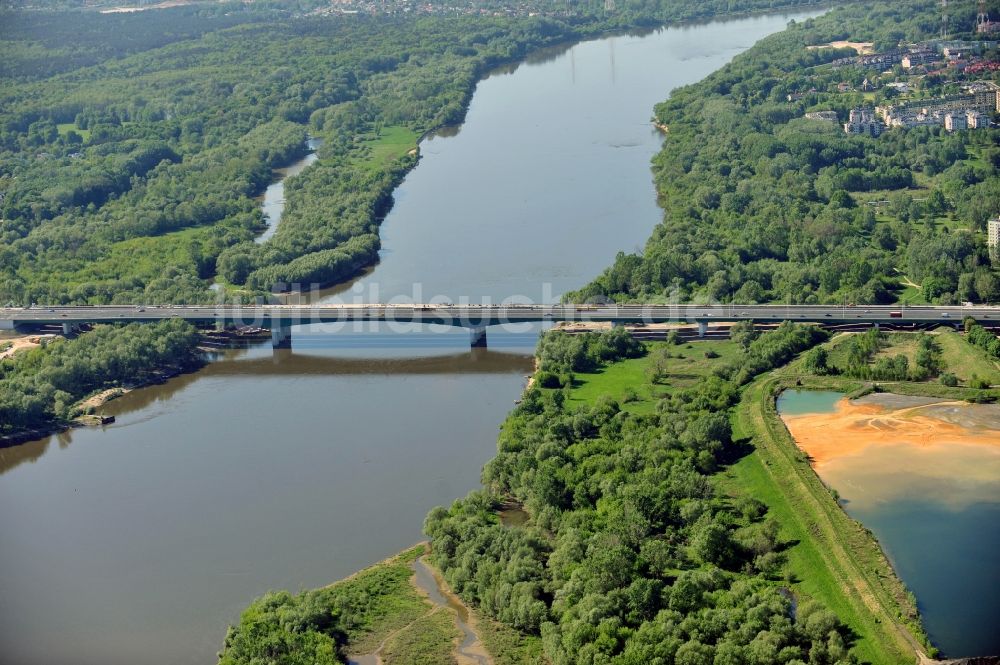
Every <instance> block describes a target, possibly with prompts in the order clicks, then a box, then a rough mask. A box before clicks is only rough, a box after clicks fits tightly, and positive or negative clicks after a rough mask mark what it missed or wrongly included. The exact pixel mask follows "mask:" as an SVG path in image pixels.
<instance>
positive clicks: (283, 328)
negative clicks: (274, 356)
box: [271, 323, 292, 349]
mask: <svg viewBox="0 0 1000 665" xmlns="http://www.w3.org/2000/svg"><path fill="white" fill-rule="evenodd" d="M271 348H272V349H290V348H292V327H291V326H290V325H288V324H282V323H275V324H273V325H272V326H271Z"/></svg>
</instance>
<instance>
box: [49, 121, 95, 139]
mask: <svg viewBox="0 0 1000 665" xmlns="http://www.w3.org/2000/svg"><path fill="white" fill-rule="evenodd" d="M56 130H57V131H58V132H59V136H66V135H67V134H69V133H70V132H76V133H77V134H79V135H80V138H82V139H83V141H84V142H85V143H86V142H87V141H89V140H90V130H89V129H80V128H79V127H77V126H76V123H73V122H64V123H61V124H58V125H56Z"/></svg>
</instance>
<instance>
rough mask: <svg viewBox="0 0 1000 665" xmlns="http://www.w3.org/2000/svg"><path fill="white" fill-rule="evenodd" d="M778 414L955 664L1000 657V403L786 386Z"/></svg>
mask: <svg viewBox="0 0 1000 665" xmlns="http://www.w3.org/2000/svg"><path fill="white" fill-rule="evenodd" d="M778 410H779V412H780V413H781V415H782V417H783V418H784V419H785V422H786V424H787V425H788V428H789V430H790V431H791V432H792V435H793V436H794V437H795V439H796V441H797V442H798V443H799V445H800V446H801V447H802V448H803V449H804V450H806V452H807V453H809V455H810V457H812V458H813V466H814V468H815V469H816V472H817V474H819V476H820V477H821V478H822V479H823V481H824V482H825V483H826V484H827V485H829V486H830V487H832V488H834V489H836V490H837V492H838V493H839V495H840V497H841V499H842V504H843V506H844V509H845V510H846V511H847V512H848V514H850V515H851V517H854V518H855V519H857V520H858V521H860V522H861V523H863V524H864V525H865V526H867V527H868V528H870V529H871V530H872V531H873V532H874V533H875V536H876V537H877V538H878V540H879V542H880V543H881V544H882V547H883V549H884V550H885V551H886V553H887V555H888V556H889V558H890V560H891V561H892V564H893V566H894V567H895V569H896V572H897V573H898V574H899V576H900V578H901V579H902V580H903V582H904V583H905V584H906V586H907V587H908V588H909V589H910V590H911V591H912V592H913V593H914V595H916V597H917V605H918V607H919V609H920V613H921V615H922V616H923V621H924V626H925V628H926V630H927V633H928V635H929V636H930V638H931V641H932V642H933V643H934V645H935V646H937V647H938V648H939V649H941V651H942V652H943V653H944V654H945V655H946V656H948V657H954V658H957V657H964V656H986V655H997V654H1000V632H998V631H997V626H1000V594H998V592H997V590H998V589H1000V406H997V405H971V404H962V403H944V404H942V403H941V400H934V399H927V398H908V397H903V396H897V395H869V396H867V397H864V398H862V399H860V400H854V401H852V402H848V401H846V400H843V395H842V394H840V393H831V392H817V391H799V390H787V391H785V392H784V393H782V395H781V397H780V398H779V400H778Z"/></svg>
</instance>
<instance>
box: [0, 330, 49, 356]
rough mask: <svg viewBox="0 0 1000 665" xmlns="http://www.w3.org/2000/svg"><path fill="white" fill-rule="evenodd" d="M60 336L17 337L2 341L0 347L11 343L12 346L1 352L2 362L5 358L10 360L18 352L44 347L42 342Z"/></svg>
mask: <svg viewBox="0 0 1000 665" xmlns="http://www.w3.org/2000/svg"><path fill="white" fill-rule="evenodd" d="M56 337H58V335H26V336H24V337H15V338H13V339H5V340H0V346H2V345H3V344H6V343H7V342H10V344H11V346H10V348H9V349H6V350H5V351H0V360H3V359H4V358H9V357H10V356H12V355H14V354H15V353H17V352H18V351H24V350H25V349H33V348H35V347H37V346H41V345H42V340H45V339H55V338H56Z"/></svg>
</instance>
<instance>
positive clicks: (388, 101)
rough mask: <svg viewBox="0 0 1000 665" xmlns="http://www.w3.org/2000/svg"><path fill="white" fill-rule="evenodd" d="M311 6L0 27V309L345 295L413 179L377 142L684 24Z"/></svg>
mask: <svg viewBox="0 0 1000 665" xmlns="http://www.w3.org/2000/svg"><path fill="white" fill-rule="evenodd" d="M68 4H70V5H72V3H68ZM774 4H775V3H774V2H773V1H772V0H740V1H738V2H709V3H702V4H701V5H700V9H699V10H698V14H697V15H707V13H706V12H708V13H710V12H715V11H723V12H733V11H745V10H756V9H766V8H770V7H771V6H772V5H774ZM798 4H803V3H801V2H799V1H798V0H789V1H788V2H782V3H781V5H783V6H784V5H798ZM311 6H316V3H312V5H310V3H301V2H261V3H253V4H245V3H205V4H202V3H197V4H193V5H190V6H184V7H176V8H171V9H164V10H157V11H151V12H140V13H135V14H111V15H104V14H98V13H95V12H81V11H62V12H58V11H57V12H45V11H31V12H26V11H21V12H18V11H6V12H5V13H3V15H2V16H3V20H0V55H2V56H3V57H0V62H2V64H0V75H2V76H3V77H4V80H5V83H6V84H7V85H5V86H4V87H3V89H2V91H0V304H7V303H12V304H27V303H30V302H38V303H53V304H54V303H62V304H68V303H138V302H146V303H151V302H164V303H165V302H174V303H179V302H197V301H210V300H212V299H214V298H216V297H217V296H216V295H215V294H213V293H212V292H211V291H210V290H209V289H208V286H209V284H210V283H211V282H212V281H213V280H215V279H217V280H218V281H219V282H220V283H221V284H222V285H224V286H225V287H227V288H228V292H229V295H230V296H231V297H234V298H243V299H250V298H254V297H259V296H260V295H262V294H264V293H266V292H268V291H270V290H271V288H272V287H273V286H274V285H276V284H281V283H316V282H321V283H330V282H336V281H340V280H343V279H345V278H347V277H349V276H350V275H351V274H353V273H354V272H356V271H358V270H359V269H360V268H361V267H363V266H366V265H369V264H371V263H373V262H374V261H376V260H377V252H378V249H379V241H378V224H379V222H380V220H381V217H382V216H383V215H384V214H385V213H386V211H387V210H388V209H389V207H390V206H391V203H392V198H391V194H392V190H393V189H394V188H395V187H396V185H397V184H398V183H399V181H400V179H401V178H402V176H403V175H404V174H405V173H406V171H407V170H408V169H409V168H411V167H412V166H413V165H414V164H415V163H416V157H415V156H414V155H412V154H406V153H404V154H402V155H399V156H398V157H397V158H395V159H387V160H380V161H373V160H371V159H368V158H367V157H368V156H369V155H370V154H371V152H372V145H373V144H377V142H378V141H379V140H380V138H381V137H382V136H384V135H385V134H386V133H390V132H392V131H401V130H405V131H407V132H409V133H410V134H411V135H412V136H414V137H416V136H419V135H420V134H422V133H423V132H425V131H427V130H430V129H433V128H436V127H440V126H443V125H450V124H455V123H458V122H460V121H461V120H462V118H463V117H464V113H465V108H466V106H467V103H468V101H469V98H470V96H471V93H472V90H473V88H474V86H475V83H476V81H477V80H478V79H479V78H480V77H481V76H482V75H484V74H485V73H486V72H487V71H488V70H489V69H491V68H492V67H494V66H496V65H498V64H500V63H505V62H510V61H516V60H518V59H520V58H522V57H523V56H524V55H525V54H526V53H527V52H528V51H530V50H533V49H536V48H540V47H544V46H547V45H551V44H555V43H559V42H565V41H570V40H577V39H581V38H583V37H586V36H589V35H594V34H598V33H601V32H606V31H609V30H613V29H622V28H627V27H633V26H640V25H655V24H658V23H661V22H663V21H667V20H676V19H679V18H687V17H689V16H691V10H690V8H689V7H690V3H684V2H679V1H675V0H662V1H660V2H655V3H620V6H621V11H617V12H614V13H605V12H603V11H601V12H596V11H590V10H586V11H583V10H581V11H572V12H567V11H565V9H564V10H563V11H562V12H561V13H560V15H559V17H558V18H555V17H551V16H546V15H537V16H528V15H527V12H521V13H517V12H515V13H514V14H513V15H511V16H506V17H499V16H478V15H466V14H464V13H459V14H457V15H456V14H451V15H443V16H439V15H421V16H406V17H404V16H393V15H391V14H385V15H378V16H366V15H354V16H305V15H302V14H301V13H302V11H303V10H307V9H309V8H310V7H311ZM308 134H311V135H313V136H316V137H319V138H322V139H323V140H324V143H323V147H322V149H321V150H320V160H319V162H318V163H317V164H316V165H314V166H313V167H311V168H309V169H307V170H306V171H305V172H304V173H302V174H301V175H299V176H298V177H296V178H294V179H292V180H291V181H290V182H289V183H288V186H287V189H286V195H287V199H288V203H287V206H286V211H285V215H284V217H283V219H282V223H281V225H280V226H279V229H278V232H277V233H276V234H275V235H274V236H273V237H272V238H271V239H270V240H269V241H267V242H265V243H262V244H256V243H254V242H252V240H253V238H254V236H255V235H256V234H257V233H259V232H260V231H261V230H262V228H263V219H262V215H261V212H260V209H259V204H258V202H257V201H255V200H254V197H255V196H256V195H258V194H259V193H260V192H261V191H262V190H263V188H264V187H265V186H266V184H267V183H268V181H269V180H270V178H271V171H272V169H274V168H275V167H278V166H281V165H283V164H285V163H287V162H288V161H289V160H291V159H293V158H294V157H296V156H299V155H301V154H302V153H303V152H304V150H305V146H304V140H305V138H306V136H307V135H308Z"/></svg>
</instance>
